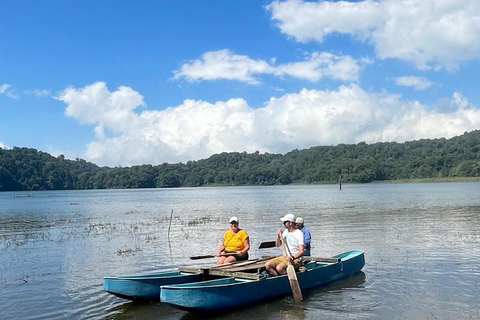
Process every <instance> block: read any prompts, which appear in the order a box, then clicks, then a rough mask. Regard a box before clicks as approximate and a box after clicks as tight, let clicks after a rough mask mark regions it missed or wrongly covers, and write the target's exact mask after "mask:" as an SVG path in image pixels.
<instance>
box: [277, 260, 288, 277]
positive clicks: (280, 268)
mask: <svg viewBox="0 0 480 320" xmlns="http://www.w3.org/2000/svg"><path fill="white" fill-rule="evenodd" d="M276 269H277V273H278V274H286V273H287V262H286V261H283V262H281V263H279V264H277V266H276Z"/></svg>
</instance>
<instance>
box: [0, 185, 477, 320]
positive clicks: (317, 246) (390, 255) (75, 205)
mask: <svg viewBox="0 0 480 320" xmlns="http://www.w3.org/2000/svg"><path fill="white" fill-rule="evenodd" d="M172 212H173V213H172ZM286 213H293V214H295V215H296V216H301V217H303V218H304V219H305V224H306V225H307V226H308V228H309V229H310V231H311V233H312V244H313V248H312V255H314V256H320V257H329V256H331V255H334V254H336V253H340V252H342V251H347V250H350V249H362V250H364V251H365V260H366V263H365V267H364V268H363V270H362V271H363V272H361V273H359V274H357V275H355V276H353V277H351V278H349V279H345V280H341V281H337V282H334V283H331V284H329V285H326V286H324V287H321V288H317V289H314V290H311V291H307V292H304V302H303V303H301V304H300V305H296V304H295V303H294V301H293V298H292V297H291V296H287V297H284V298H280V299H277V300H273V301H269V302H262V303H260V304H257V305H253V306H249V307H242V308H241V309H239V310H235V311H232V312H229V313H226V314H221V315H217V316H215V317H213V318H216V319H245V318H249V319H480V285H479V283H480V263H479V262H480V182H449V183H410V184H358V185H356V184H355V185H343V186H342V190H341V191H340V190H339V188H338V186H337V185H295V186H268V187H218V188H181V189H136V190H83V191H37V192H31V193H28V192H3V193H0V310H2V311H1V316H0V318H2V319H65V318H68V319H134V318H135V319H195V318H197V315H195V314H190V313H187V312H184V311H180V310H177V309H174V308H171V307H169V306H166V305H163V304H160V303H138V302H131V301H128V300H123V299H120V298H117V297H115V296H113V295H110V294H108V293H106V292H104V291H103V288H102V281H103V277H104V276H107V275H119V274H142V273H152V272H157V271H161V270H170V269H173V268H175V267H176V266H187V265H194V264H198V260H197V261H193V260H190V259H189V258H188V257H190V256H195V255H208V254H214V253H215V252H216V249H217V248H218V247H219V245H220V238H221V235H222V233H223V232H224V231H225V230H227V229H228V227H229V225H228V219H229V218H230V217H231V216H237V217H238V218H239V220H240V227H242V228H244V229H245V230H246V231H247V232H248V233H249V235H250V238H251V245H252V249H251V250H250V257H251V258H258V257H261V256H262V255H275V254H280V252H281V250H280V249H279V248H269V249H257V248H258V245H259V244H260V243H261V242H263V241H271V240H275V233H276V230H277V229H278V228H280V227H282V224H281V221H280V220H279V219H280V217H282V216H283V215H284V214H286ZM171 217H172V218H171ZM204 262H212V263H213V259H210V260H208V259H207V260H205V261H204Z"/></svg>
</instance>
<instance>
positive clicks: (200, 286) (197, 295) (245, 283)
mask: <svg viewBox="0 0 480 320" xmlns="http://www.w3.org/2000/svg"><path fill="white" fill-rule="evenodd" d="M333 258H339V259H341V260H340V262H337V263H322V262H309V263H306V264H305V267H306V269H307V270H305V271H300V272H297V278H298V282H299V284H300V287H301V289H302V290H306V289H310V288H314V287H318V286H321V285H324V284H326V283H329V282H332V281H336V280H339V279H342V278H346V277H350V276H352V275H353V274H355V273H357V272H360V270H361V269H362V268H363V266H364V264H365V258H364V252H363V251H362V250H351V251H347V252H343V253H340V254H338V255H335V256H333ZM291 293H292V291H291V288H290V284H289V281H288V277H287V275H282V276H277V277H269V278H264V279H259V280H248V279H238V278H234V277H229V278H223V279H219V280H211V281H204V282H198V283H184V284H179V285H164V286H162V287H161V292H160V301H161V302H164V303H167V304H169V305H171V306H173V307H176V308H179V309H183V310H187V311H193V312H206V311H221V310H226V309H231V308H235V307H238V306H241V305H247V304H252V303H256V302H259V301H262V300H266V299H271V298H273V297H277V296H284V295H288V294H291Z"/></svg>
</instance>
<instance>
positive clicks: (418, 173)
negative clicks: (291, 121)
mask: <svg viewBox="0 0 480 320" xmlns="http://www.w3.org/2000/svg"><path fill="white" fill-rule="evenodd" d="M451 181H480V130H475V131H472V132H467V133H464V134H463V135H461V136H457V137H453V138H451V139H445V138H441V139H422V140H418V141H410V142H404V143H397V142H378V143H374V144H366V143H365V142H360V143H357V144H350V145H347V144H339V145H337V146H317V147H312V148H309V149H304V150H292V151H290V152H288V153H286V154H271V153H264V154H260V153H259V152H258V151H257V152H254V153H246V152H230V153H226V152H224V153H220V154H214V155H212V156H211V157H209V158H207V159H202V160H198V161H188V162H186V163H175V164H170V163H163V164H160V165H150V164H144V165H137V166H132V167H121V166H119V167H114V168H110V167H99V166H97V165H96V164H93V163H90V162H87V161H85V160H83V159H78V158H77V159H75V160H68V159H65V157H64V156H63V155H60V156H58V157H53V156H52V155H50V154H48V153H45V152H42V151H38V150H36V149H31V148H19V147H14V148H12V149H3V148H0V191H36V190H82V189H131V188H177V187H202V186H206V187H208V186H212V187H213V186H255V185H288V184H340V182H341V184H351V183H416V182H417V183H418V182H451Z"/></svg>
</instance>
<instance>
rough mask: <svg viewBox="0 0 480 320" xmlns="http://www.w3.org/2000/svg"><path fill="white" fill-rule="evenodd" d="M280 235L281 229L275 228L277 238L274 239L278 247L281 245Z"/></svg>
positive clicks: (281, 234) (281, 233)
mask: <svg viewBox="0 0 480 320" xmlns="http://www.w3.org/2000/svg"><path fill="white" fill-rule="evenodd" d="M282 236H283V229H278V230H277V239H275V246H276V247H280V246H281V245H282V242H283V241H282Z"/></svg>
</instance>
